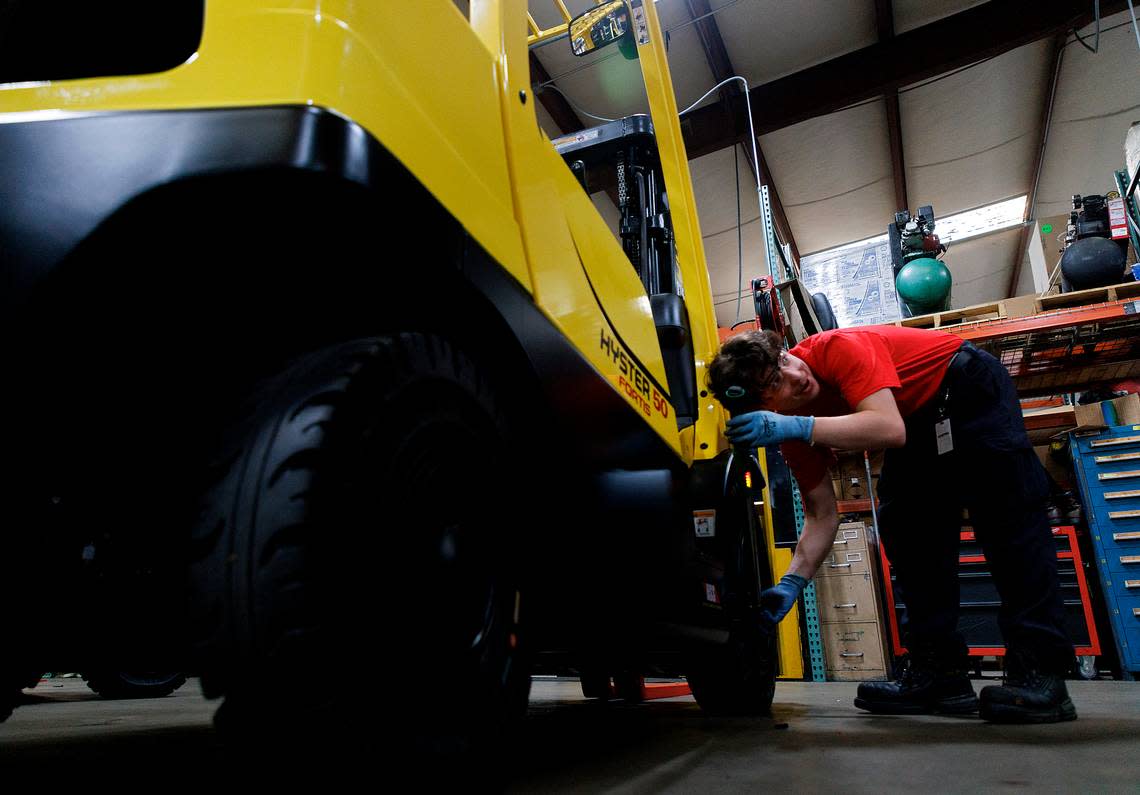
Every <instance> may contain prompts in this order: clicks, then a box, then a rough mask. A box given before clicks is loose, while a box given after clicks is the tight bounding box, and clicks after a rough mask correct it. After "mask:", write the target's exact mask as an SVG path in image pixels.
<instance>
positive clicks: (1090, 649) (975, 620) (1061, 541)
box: [883, 525, 1140, 657]
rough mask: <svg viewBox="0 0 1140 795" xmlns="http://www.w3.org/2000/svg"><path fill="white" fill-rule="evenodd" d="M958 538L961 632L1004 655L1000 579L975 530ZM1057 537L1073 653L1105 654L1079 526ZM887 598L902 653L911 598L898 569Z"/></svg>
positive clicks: (984, 649) (973, 650)
mask: <svg viewBox="0 0 1140 795" xmlns="http://www.w3.org/2000/svg"><path fill="white" fill-rule="evenodd" d="M959 538H960V544H959V555H958V590H959V615H958V631H959V632H960V633H962V637H963V638H964V639H965V641H966V645H967V646H968V647H969V650H970V655H971V656H975V657H981V656H986V655H995V656H1001V655H1003V654H1005V646H1004V641H1003V639H1002V635H1001V630H1000V628H999V626H998V615H999V612H1000V609H1001V597H1000V596H999V595H998V590H997V584H996V583H995V582H994V579H993V576H992V574H991V573H990V571H989V565H988V564H987V563H986V559H985V557H984V556H983V555H982V550H981V546H980V544H978V541H977V539H976V538H975V535H974V532H973V530H963V531H962V532H961V533H960V535H959ZM1053 541H1054V546H1055V547H1056V550H1057V575H1058V580H1059V584H1060V590H1061V600H1062V603H1063V605H1064V613H1063V621H1064V626H1065V630H1066V632H1067V633H1068V635H1069V637H1070V638H1071V639H1072V641H1073V652H1074V653H1075V654H1077V655H1082V656H1084V655H1087V656H1097V655H1099V654H1100V653H1101V648H1100V639H1099V638H1098V637H1097V632H1096V622H1095V620H1094V618H1093V611H1092V603H1091V600H1090V596H1089V589H1088V582H1087V581H1086V579H1085V571H1084V562H1083V561H1082V559H1081V552H1080V549H1079V548H1078V545H1077V533H1076V528H1074V527H1072V526H1069V525H1066V526H1062V527H1054V528H1053ZM884 552H885V551H884ZM883 566H884V567H885V568H886V569H887V570H888V571H890V569H889V562H888V559H887V556H886V554H884V555H883ZM1134 568H1135V570H1136V572H1137V573H1136V578H1137V579H1140V566H1136V567H1134ZM1133 591H1134V592H1136V593H1137V596H1138V598H1140V588H1134V589H1133ZM887 598H888V604H889V607H890V611H889V617H890V620H891V646H892V651H893V652H894V653H895V654H902V653H903V652H904V651H906V648H905V646H904V645H903V643H902V637H901V632H900V630H899V625H900V623H901V620H902V617H903V613H904V612H905V610H906V600H905V596H904V595H903V593H902V592H901V591H900V590H898V589H897V582H896V579H895V575H894V573H893V572H891V574H890V581H889V587H888V589H887Z"/></svg>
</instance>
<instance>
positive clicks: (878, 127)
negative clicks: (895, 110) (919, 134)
mask: <svg viewBox="0 0 1140 795" xmlns="http://www.w3.org/2000/svg"><path fill="white" fill-rule="evenodd" d="M761 144H762V146H763V147H764V155H765V158H766V159H767V161H768V165H769V167H770V168H771V170H772V177H773V181H774V183H775V185H776V189H777V190H778V191H779V193H780V199H781V200H782V201H783V203H784V210H785V212H786V213H787V215H788V222H789V223H790V224H791V225H792V229H793V232H794V234H795V238H796V244H797V246H798V247H799V250H800V253H801V254H809V253H811V252H813V251H819V250H821V249H825V248H831V247H832V246H838V245H840V244H842V243H849V242H852V241H854V240H860V239H862V238H866V237H870V236H872V235H877V234H881V233H882V232H883V230H885V229H886V227H887V224H888V223H889V222H890V221H891V220H892V219H893V218H894V183H893V180H892V176H891V158H890V148H889V144H888V142H887V118H886V109H885V106H884V103H883V101H882V100H881V99H880V100H876V101H874V102H870V103H868V104H866V105H861V106H858V107H854V108H850V109H848V110H843V111H839V112H837V113H832V114H830V115H827V116H821V117H819V118H816V119H809V120H808V121H805V122H800V123H799V124H795V125H793V126H791V127H786V128H784V129H783V130H777V131H776V132H774V133H769V134H768V135H764V136H761Z"/></svg>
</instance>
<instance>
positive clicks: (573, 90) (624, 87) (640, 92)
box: [530, 0, 717, 127]
mask: <svg viewBox="0 0 1140 795" xmlns="http://www.w3.org/2000/svg"><path fill="white" fill-rule="evenodd" d="M549 5H550V4H548V3H540V2H539V0H530V8H531V13H532V14H533V15H534V17H535V21H536V22H538V23H539V24H540V25H545V26H550V25H553V24H555V23H556V20H557V18H558V17H557V14H556V13H555V12H553V11H549V12H546V15H547V16H546V18H545V21H542V20H540V19H539V15H538V13H536V12H537V10H538V9H539V8H540V7H542V6H549ZM589 5H591V3H590V2H589V0H585V1H584V2H579V3H578V4H570V3H567V7H568V9H569V10H570V11H571V13H574V12H575V11H576V10H580V9H578V6H581V7H582V8H585V7H588V6H589ZM550 7H551V8H553V6H550ZM657 12H658V15H659V17H660V20H661V26H662V28H664V29H665V30H669V29H670V28H672V29H673V30H672V32H671V33H670V34H669V71H670V75H671V77H672V80H673V91H674V94H675V96H676V100H677V108H678V110H683V109H684V108H687V107H688V106H689V105H690V104H692V103H693V102H694V101H695V100H696V99H697V98H699V97H700V96H701V95H702V94H704V93H705V92H706V91H708V90H709V89H710V88H712V87H713V76H712V72H711V70H710V69H709V67H708V62H707V60H706V59H705V56H704V50H703V49H702V48H701V42H700V38H699V37H698V35H697V31H696V29H695V27H694V26H693V25H689V24H685V23H687V22H689V21H690V17H689V13H688V10H687V9H686V8H685V6H684V4H683V3H681V2H679V0H669V2H667V3H661V4H659V5H658V7H657ZM533 52H534V54H535V55H536V56H537V57H538V60H539V62H540V63H541V64H542V65H543V68H545V69H546V71H547V72H548V73H549V74H550V77H551V79H552V80H554V81H556V84H557V87H558V89H560V90H561V91H562V92H563V93H564V95H565V96H566V98H567V99H568V100H569V101H570V103H571V105H574V106H577V112H578V115H579V117H580V118H581V120H582V122H583V124H585V125H586V126H587V127H589V126H592V125H594V124H601V123H602V122H601V121H600V120H599V119H596V118H591V117H590V115H593V116H599V117H603V118H608V119H617V118H621V117H623V116H628V115H630V114H632V113H647V112H648V111H649V100H648V99H647V98H646V95H645V87H644V82H643V80H642V77H641V66H640V64H639V63H638V62H637V61H627V60H626V59H625V57H624V56H622V54H621V52H620V51H619V50H618V48H617V47H616V46H611V47H607V48H605V49H603V50H599V51H597V52H595V53H591V54H590V55H585V56H582V57H577V56H575V55H574V54H573V53H572V52H570V44H569V42H568V40H566V39H558V40H555V41H553V42H551V43H549V44H544V45H542V46H540V47H536V48H535V49H534V50H533ZM716 101H717V99H716V95H713V96H712V97H710V98H708V99H707V100H706V101H705V102H704V103H703V104H708V103H710V102H716ZM588 114H589V115H588Z"/></svg>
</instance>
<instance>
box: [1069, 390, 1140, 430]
mask: <svg viewBox="0 0 1140 795" xmlns="http://www.w3.org/2000/svg"><path fill="white" fill-rule="evenodd" d="M1108 404H1111V406H1112V410H1111V411H1110V412H1109V414H1110V415H1111V414H1112V412H1115V414H1116V419H1115V421H1111V416H1110V417H1109V418H1106V417H1105V406H1106V405H1108ZM1075 411H1076V419H1077V427H1076V428H1074V430H1077V431H1082V430H1092V429H1094V428H1107V427H1108V426H1109V425H1136V424H1140V395H1136V394H1132V395H1125V396H1124V397H1118V398H1114V399H1112V400H1102V401H1101V402H1099V403H1089V404H1088V405H1085V406H1076V407H1075Z"/></svg>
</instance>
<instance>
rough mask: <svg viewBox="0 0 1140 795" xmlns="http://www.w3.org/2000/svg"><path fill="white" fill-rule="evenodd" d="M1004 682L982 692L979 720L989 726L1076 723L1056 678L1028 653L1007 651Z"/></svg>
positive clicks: (1066, 693) (1065, 690)
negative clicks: (990, 724) (986, 722)
mask: <svg viewBox="0 0 1140 795" xmlns="http://www.w3.org/2000/svg"><path fill="white" fill-rule="evenodd" d="M1005 665H1006V668H1005V677H1004V679H1005V681H1004V683H1003V684H1001V685H990V686H989V687H983V688H982V697H981V716H982V718H983V719H985V720H988V721H990V722H992V723H1059V722H1060V721H1065V720H1076V719H1077V710H1076V707H1074V706H1073V702H1072V701H1071V700H1069V690H1068V688H1066V687H1065V679H1064V677H1063V676H1061V675H1060V674H1055V673H1051V672H1048V671H1043V670H1041V666H1040V665H1039V664H1038V663H1037V661H1036V659H1035V658H1034V656H1033V655H1032V654H1030V653H1028V652H1024V651H1020V652H1019V651H1015V650H1011V651H1010V652H1009V654H1007V655H1006V658H1005Z"/></svg>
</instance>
